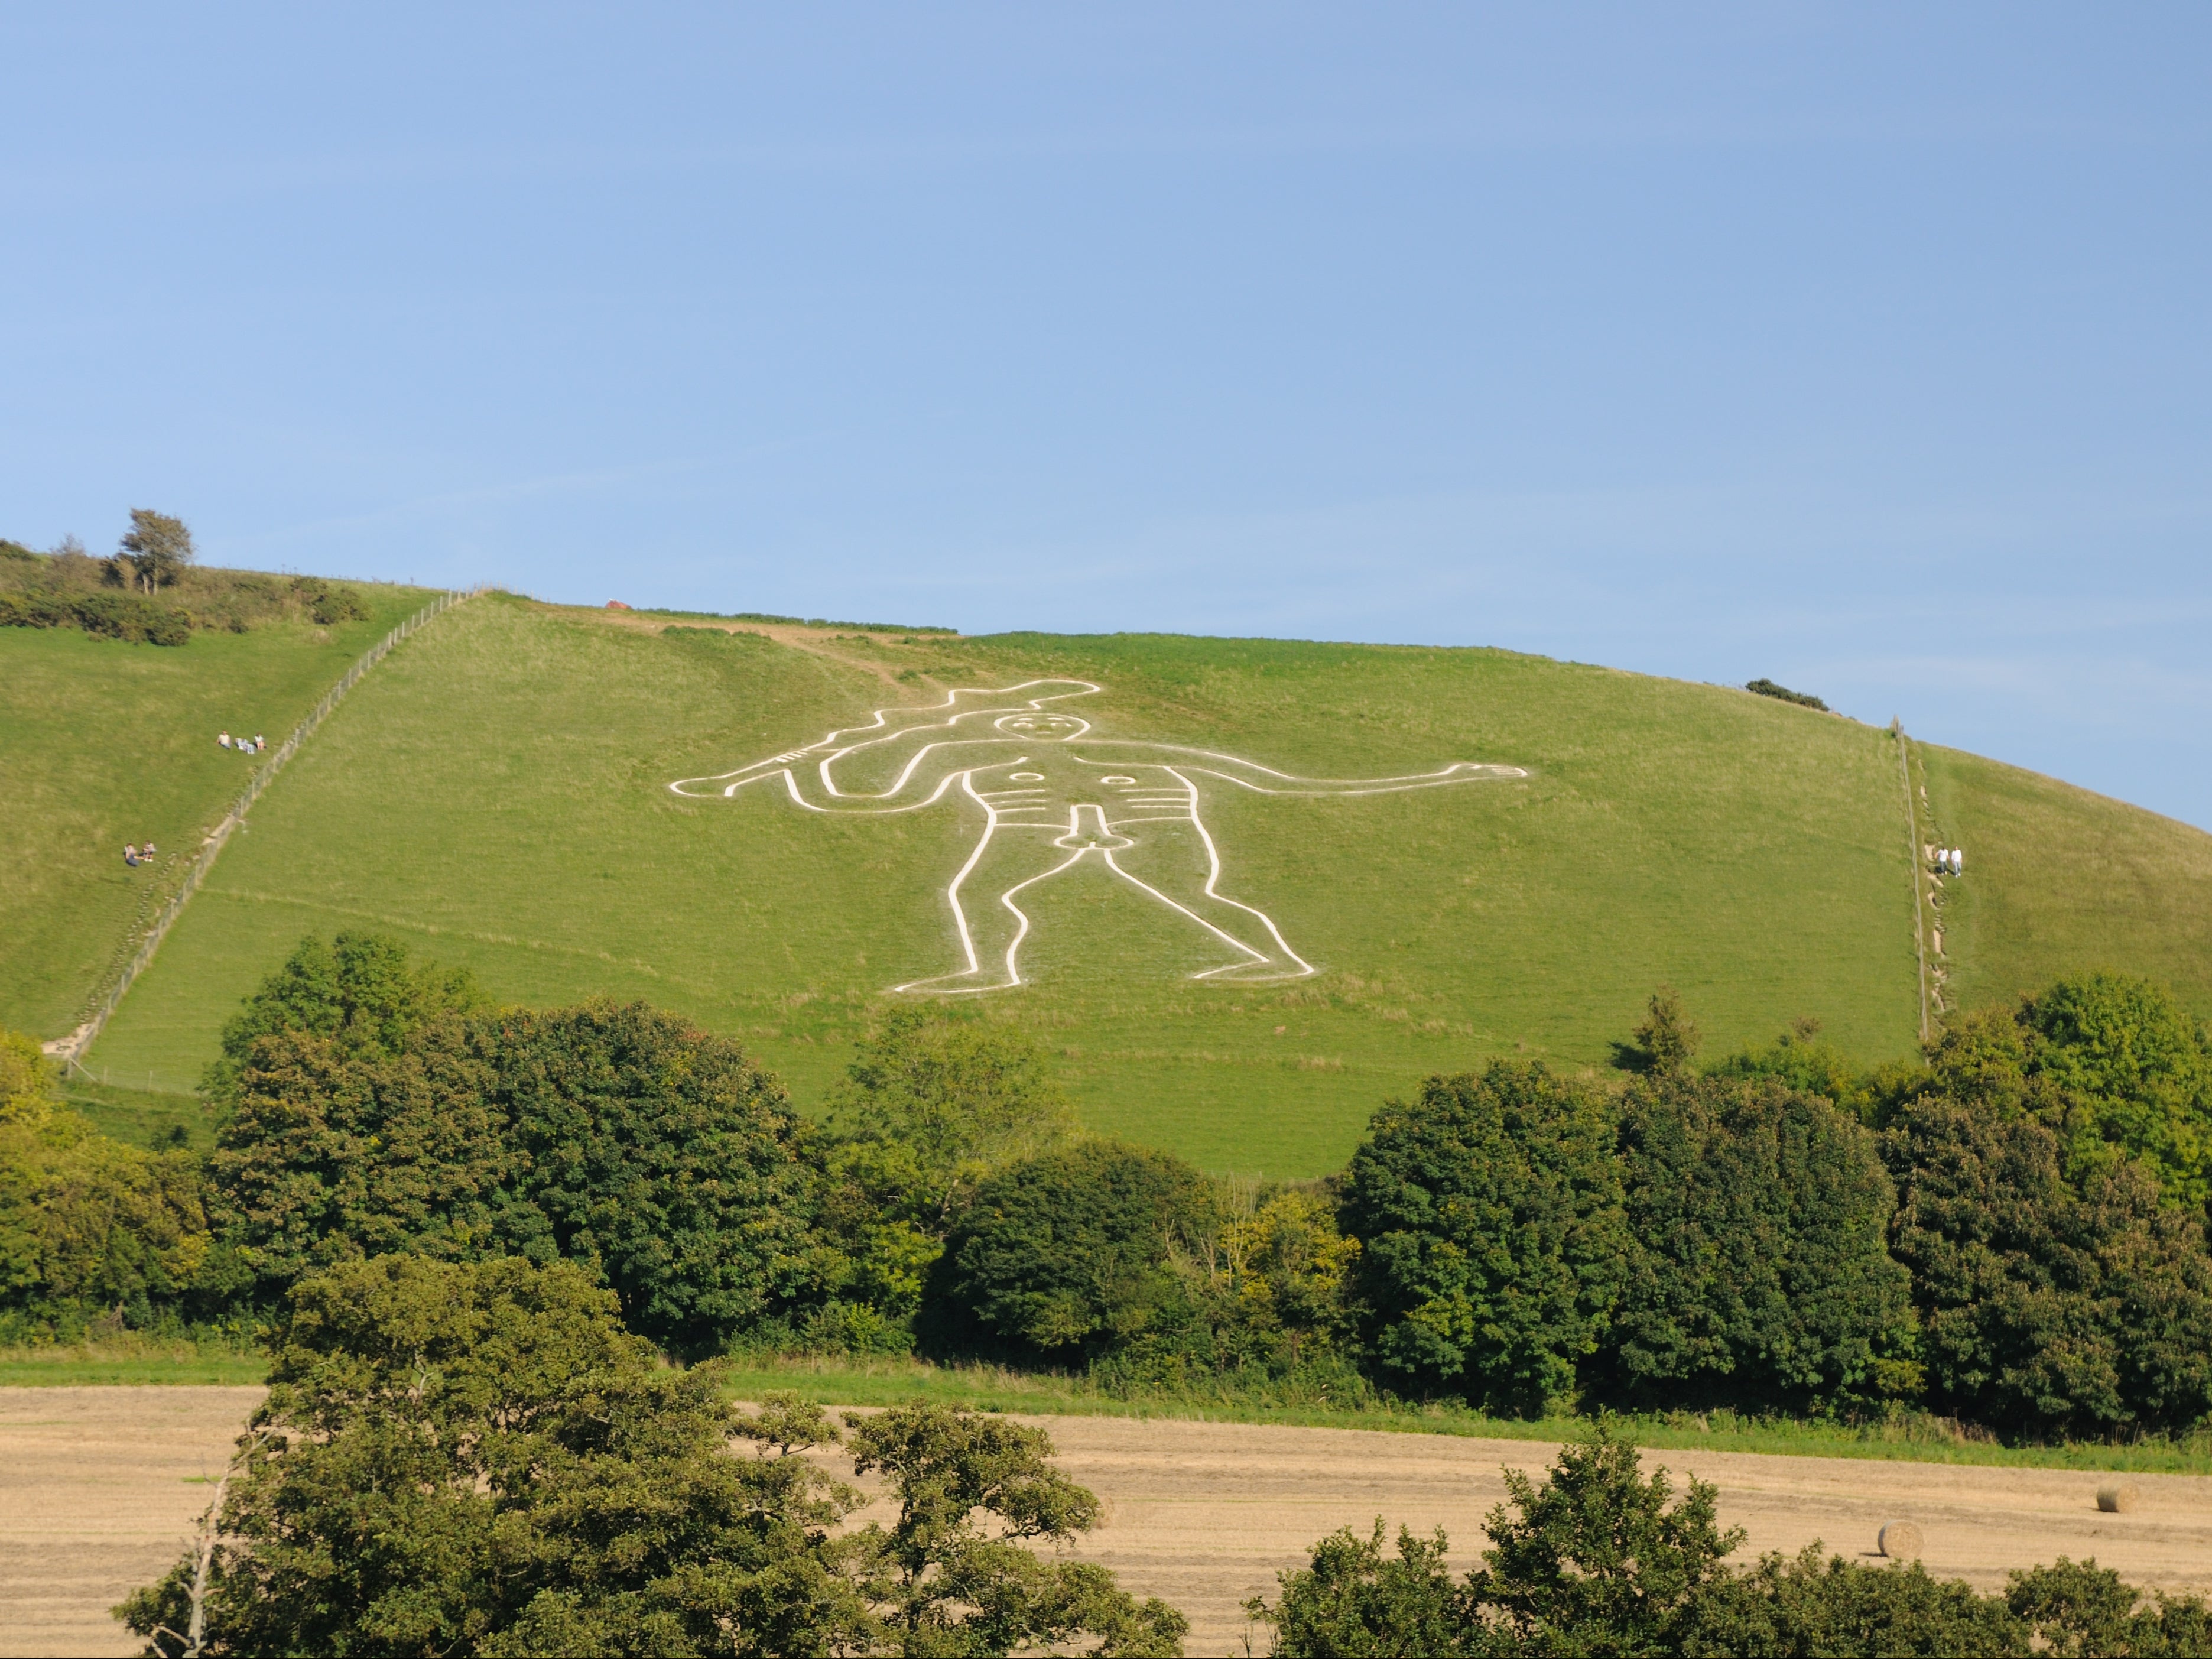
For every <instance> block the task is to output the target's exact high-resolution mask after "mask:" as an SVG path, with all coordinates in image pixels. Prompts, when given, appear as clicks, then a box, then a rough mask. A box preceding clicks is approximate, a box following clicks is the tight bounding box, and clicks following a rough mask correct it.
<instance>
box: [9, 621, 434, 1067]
mask: <svg viewBox="0 0 2212 1659" xmlns="http://www.w3.org/2000/svg"><path fill="white" fill-rule="evenodd" d="M358 592H359V594H360V597H361V599H362V601H363V602H364V608H365V609H366V610H367V611H368V616H367V617H365V618H361V619H356V620H354V621H350V622H343V623H332V624H331V625H329V626H327V627H325V626H319V625H317V624H316V623H313V622H312V621H309V620H307V619H304V618H301V619H283V620H279V621H276V622H272V623H268V624H266V625H264V626H259V627H255V628H253V629H251V630H250V631H248V632H246V633H241V634H233V633H228V632H206V633H195V634H193V635H192V636H191V640H190V641H188V642H187V643H186V644H185V645H182V646H177V647H162V646H151V645H128V644H125V643H123V642H121V641H117V640H112V639H97V638H94V637H93V636H91V635H88V634H84V633H82V632H79V631H77V630H76V629H27V628H9V629H0V859H4V861H5V868H6V871H7V879H6V880H5V881H0V1022H4V1023H6V1024H9V1025H12V1026H15V1027H16V1028H18V1029H20V1030H32V1031H36V1032H37V1033H38V1034H39V1035H40V1036H59V1035H60V1034H62V1033H63V1032H64V1031H67V1030H69V1029H70V1027H72V1026H74V1025H75V1024H76V1022H77V1020H78V1019H79V1018H82V1013H83V1009H84V1003H85V1001H86V1000H87V998H88V996H89V995H90V994H92V991H93V989H94V985H95V983H96V982H97V981H100V978H101V976H102V975H104V974H105V973H106V971H107V969H109V968H110V966H111V958H112V957H114V956H115V954H116V952H117V951H118V949H119V948H120V947H121V946H122V945H123V943H124V940H125V938H126V937H127V936H128V935H129V933H130V932H131V926H132V924H133V922H134V921H136V920H137V919H138V918H139V917H140V916H141V915H142V914H143V913H144V912H145V911H147V910H148V909H149V908H151V906H152V905H153V904H154V903H155V902H157V898H158V896H162V895H165V894H166V892H167V884H169V883H171V882H173V880H174V879H175V878H176V877H177V876H178V874H179V873H180V871H181V867H182V866H183V865H184V864H185V863H186V862H188V861H189V860H190V859H191V856H192V855H193V854H195V853H197V851H198V848H199V842H200V839H201V837H202V836H204V834H205V833H206V832H207V830H208V829H210V827H211V826H212V825H213V824H214V823H216V821H217V820H218V819H219V818H220V817H222V814H223V812H224V811H225V809H227V808H228V805H230V802H231V801H232V799H234V797H235V796H236V795H237V794H238V793H239V791H240V789H242V788H243V787H245V786H246V781H247V779H248V776H249V775H250V772H251V769H252V764H253V763H252V761H250V760H249V759H248V758H247V757H245V756H243V755H240V754H239V753H237V752H235V751H234V750H228V749H222V748H219V747H218V746H217V745H216V732H219V731H222V730H224V729H226V728H227V729H228V730H229V731H231V732H236V733H239V734H240V735H246V734H250V733H252V732H265V733H266V734H267V735H268V736H269V738H270V741H271V742H272V743H274V742H276V741H279V740H281V738H283V734H284V733H285V732H289V730H290V729H291V728H292V726H293V725H294V724H295V722H297V721H298V720H299V719H300V717H301V715H303V714H306V713H307V709H308V708H310V707H311V706H312V705H313V703H314V702H315V700H316V699H317V698H318V697H319V696H322V694H323V693H324V692H325V690H328V689H329V688H330V685H331V682H333V681H334V680H336V679H337V678H338V677H339V676H340V675H341V674H343V672H344V671H346V669H347V667H348V666H349V665H350V664H351V663H352V662H353V661H354V659H356V658H357V657H358V656H360V655H361V653H362V652H363V651H364V650H366V649H367V648H368V647H369V646H370V645H372V644H374V642H375V641H377V640H378V639H380V637H382V636H383V635H385V634H386V633H387V632H389V631H390V630H391V629H392V626H393V625H394V624H395V623H398V622H399V621H401V620H402V619H403V618H404V617H406V616H408V615H409V614H410V612H412V611H416V610H419V609H420V608H421V607H422V605H424V604H425V603H427V602H428V600H429V599H431V598H432V597H433V595H431V594H430V593H428V592H423V591H421V590H418V589H414V588H403V587H390V586H362V587H361V588H359V589H358ZM149 841H151V842H154V843H155V845H156V846H157V847H158V848H160V849H161V854H160V856H159V857H158V858H157V859H156V860H155V862H154V863H153V864H150V865H142V866H138V867H137V868H136V869H133V868H131V867H129V866H125V863H124V862H123V845H124V843H125V842H138V843H143V842H149Z"/></svg>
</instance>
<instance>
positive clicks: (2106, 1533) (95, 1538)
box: [0, 1388, 2212, 1655]
mask: <svg viewBox="0 0 2212 1659" xmlns="http://www.w3.org/2000/svg"><path fill="white" fill-rule="evenodd" d="M259 1393H260V1391H259V1390H258V1389H185V1388H145V1389H0V1655H42V1654H55V1655H63V1654H69V1655H75V1654H128V1653H131V1652H133V1651H134V1650H135V1648H134V1644H133V1643H132V1641H131V1638H130V1637H129V1636H128V1635H127V1634H126V1633H125V1632H124V1630H123V1629H122V1627H121V1626H118V1625H117V1624H116V1623H114V1621H113V1620H111V1619H109V1618H108V1616H107V1611H106V1610H107V1609H108V1608H109V1607H112V1606H113V1605H114V1604H115V1603H116V1602H117V1601H120V1600H121V1599H122V1598H123V1596H124V1595H125V1594H127V1593H128V1592H129V1591H130V1590H131V1589H133V1588H134V1587H136V1586H137V1585H139V1584H143V1583H149V1581H151V1580H152V1579H154V1578H155V1577H159V1576H160V1575H161V1573H162V1572H163V1571H166V1570H167V1567H168V1566H169V1565H170V1564H171V1563H172V1562H173V1561H174V1560H175V1559H176V1558H177V1556H178V1554H179V1552H180V1550H181V1548H182V1547H183V1544H184V1542H185V1537H186V1535H187V1534H189V1533H190V1531H191V1527H192V1523H193V1521H194V1519H195V1518H196V1517H197V1516H198V1514H199V1512H200V1511H201V1510H203V1509H204V1507H205V1506H206V1504H207V1501H208V1498H209V1497H210V1495H211V1493H212V1491H213V1487H212V1486H211V1484H208V1478H209V1477H210V1476H212V1475H216V1474H220V1472H221V1470H222V1467H223V1464H224V1462H225V1461H226V1459H227V1458H228V1455H229V1449H230V1443H231V1440H232V1438H233V1437H234V1436H235V1435H236V1434H237V1432H238V1431H239V1429H240V1426H241V1425H242V1424H243V1423H244V1421H245V1418H246V1413H247V1412H248V1411H249V1410H250V1409H251V1408H252V1405H253V1402H254V1401H256V1400H257V1399H258V1397H259ZM1024 1420H1025V1421H1029V1422H1034V1423H1036V1424H1037V1425H1039V1426H1041V1427H1042V1428H1044V1429H1045V1430H1046V1431H1048V1432H1049V1433H1050V1434H1051V1436H1052V1437H1053V1440H1054V1443H1055V1444H1056V1445H1057V1446H1058V1448H1059V1450H1060V1465H1061V1467H1062V1468H1065V1469H1066V1471H1067V1473H1068V1474H1070V1475H1071V1476H1073V1478H1074V1479H1075V1480H1079V1481H1081V1482H1082V1483H1083V1484H1084V1485H1085V1486H1089V1487H1091V1490H1093V1491H1094V1492H1097V1493H1098V1495H1099V1496H1100V1497H1101V1498H1103V1499H1104V1500H1105V1502H1106V1521H1105V1524H1104V1525H1103V1526H1102V1527H1101V1528H1099V1529H1098V1530H1097V1532H1095V1533H1093V1534H1091V1536H1090V1537H1089V1538H1088V1539H1086V1540H1085V1541H1084V1544H1083V1547H1082V1549H1081V1551H1080V1553H1081V1554H1082V1555H1083V1556H1084V1557H1085V1559H1090V1560H1094V1561H1097V1562H1100V1563H1102V1564H1103V1565H1107V1566H1109V1567H1111V1568H1113V1569H1114V1570H1115V1571H1116V1572H1118V1573H1119V1574H1120V1575H1121V1580H1122V1583H1124V1584H1125V1585H1126V1586H1127V1588H1128V1589H1131V1590H1133V1591H1134V1592H1135V1593H1137V1594H1138V1595H1158V1596H1160V1597H1161V1598H1163V1599H1164V1600H1165V1601H1170V1602H1173V1603H1174V1604H1175V1605H1176V1606H1177V1607H1181V1608H1182V1610H1183V1612H1184V1613H1187V1614H1188V1615H1189V1618H1190V1621H1191V1641H1190V1644H1189V1646H1190V1651H1191V1652H1192V1654H1194V1655H1205V1654H1237V1653H1241V1652H1243V1647H1244V1639H1245V1637H1246V1634H1247V1626H1246V1621H1245V1619H1244V1615H1243V1612H1242V1611H1241V1609H1240V1607H1239V1604H1240V1603H1241V1602H1242V1601H1243V1600H1244V1598H1245V1597H1247V1596H1249V1595H1255V1594H1261V1593H1266V1594H1270V1595H1272V1593H1273V1589H1274V1583H1275V1574H1276V1573H1277V1572H1278V1571H1281V1570H1282V1569H1283V1568H1285V1567H1288V1566H1292V1565H1297V1564H1298V1563H1300V1562H1301V1561H1302V1560H1303V1559H1304V1550H1305V1548H1306V1547H1307V1546H1309V1545H1310V1544H1311V1543H1312V1542H1313V1541H1315V1540H1316V1539H1317V1538H1319V1537H1321V1536H1322V1534H1326V1533H1328V1532H1331V1531H1333V1530H1334V1529H1335V1528H1338V1527H1340V1526H1345V1525H1347V1524H1349V1525H1352V1526H1356V1527H1359V1528H1365V1527H1366V1526H1367V1525H1369V1524H1370V1522H1372V1521H1373V1519H1374V1517H1375V1516H1376V1515H1378V1514H1379V1515H1382V1516H1384V1517H1385V1519H1386V1520H1387V1521H1388V1522H1389V1525H1390V1527H1391V1528H1392V1529H1393V1531H1395V1528H1397V1526H1398V1525H1399V1524H1400V1523H1401V1522H1404V1523H1406V1524H1407V1525H1410V1526H1412V1527H1413V1528H1414V1530H1415V1531H1417V1532H1426V1531H1428V1530H1430V1529H1431V1528H1434V1527H1437V1526H1442V1527H1443V1528H1445V1530H1446V1531H1448V1532H1449V1534H1451V1539H1452V1554H1453V1559H1454V1561H1455V1563H1456V1564H1457V1565H1462V1566H1463V1565H1467V1564H1468V1563H1470V1562H1471V1561H1472V1560H1473V1559H1474V1555H1475V1553H1477V1551H1478V1550H1479V1549H1480V1546H1481V1544H1482V1542H1483V1537H1482V1519H1483V1516H1485V1515H1486V1513H1487V1512H1488V1511H1489V1510H1490V1508H1491V1506H1492V1504H1497V1503H1498V1502H1499V1501H1500V1500H1501V1499H1502V1498H1504V1482H1503V1481H1502V1480H1500V1479H1499V1476H1498V1467H1499V1465H1500V1464H1506V1465H1510V1466H1511V1467H1513V1468H1521V1469H1525V1470H1527V1471H1528V1472H1529V1473H1530V1474H1538V1473H1540V1472H1541V1470H1542V1469H1543V1468H1544V1467H1545V1466H1546V1465H1547V1463H1548V1462H1550V1461H1551V1458H1552V1455H1553V1450H1554V1449H1553V1447H1551V1446H1548V1445H1545V1444H1541V1443H1534V1442H1528V1441H1518V1440H1458V1439H1452V1438H1449V1437H1444V1436H1441V1435H1400V1434H1375V1433H1366V1432H1362V1431H1357V1430H1341V1429H1282V1428H1259V1427H1251V1426H1246V1425H1212V1424H1203V1423H1170V1422H1149V1423H1148V1422H1138V1421H1132V1420H1129V1419H1120V1418H1082V1417H1051V1418H1030V1419H1024ZM1645 1462H1646V1466H1647V1467H1649V1466H1650V1465H1652V1464H1656V1463H1664V1464H1666V1465H1667V1466H1668V1467H1669V1468H1672V1469H1673V1470H1674V1472H1675V1474H1676V1476H1677V1478H1678V1480H1679V1478H1680V1476H1682V1475H1684V1474H1697V1475H1699V1476H1700V1477H1702V1478H1703V1479H1705V1480H1710V1481H1711V1482H1712V1483H1713V1484H1714V1485H1715V1486H1718V1487H1719V1488H1720V1494H1721V1496H1720V1510H1721V1519H1722V1522H1723V1523H1724V1524H1727V1525H1732V1526H1741V1527H1744V1528H1747V1529H1748V1531H1749V1533H1750V1534H1751V1538H1750V1543H1749V1546H1748V1547H1749V1549H1751V1550H1752V1551H1753V1552H1757V1551H1764V1550H1796V1549H1797V1548H1799V1547H1801V1546H1802V1545H1804V1544H1806V1543H1808V1542H1810V1541H1812V1540H1814V1539H1815V1538H1819V1539H1822V1540H1824V1541H1826V1543H1827V1545H1828V1547H1830V1548H1831V1549H1832V1550H1836V1551H1838V1552H1841V1553H1845V1554H1858V1553H1863V1552H1867V1551H1871V1550H1872V1549H1873V1547H1874V1539H1875V1532H1876V1531H1877V1530H1878V1529H1879V1528H1881V1524H1882V1522H1885V1521H1889V1520H1895V1519H1905V1520H1911V1521H1914V1522H1917V1523H1918V1524H1919V1525H1920V1527H1921V1528H1922V1530H1923V1532H1924V1533H1925V1534H1927V1539H1928V1553H1927V1558H1926V1559H1927V1564H1928V1567H1929V1571H1932V1572H1935V1573H1936V1574H1938V1575H1939V1576H1946V1577H1963V1578H1966V1579H1968V1580H1970V1581H1972V1583H1975V1584H1976V1585H1978V1586H1979V1587H1981V1588H1983V1589H1995V1588H1996V1587H1997V1586H1998V1585H2000V1584H2002V1583H2003V1580H2004V1575H2005V1573H2006V1572H2007V1571H2008V1570H2009V1569H2011V1568H2014V1567H2018V1566H2027V1565H2033V1564H2035V1563H2037V1562H2043V1561H2049V1560H2051V1559H2052V1558H2053V1557H2055V1556H2058V1555H2062V1554H2063V1555H2070V1556H2073V1557H2074V1558H2075V1559H2077V1560H2078V1559H2081V1558H2082V1557H2084V1556H2092V1555H2093V1556H2094V1557H2096V1559H2098V1560H2099V1561H2100V1563H2101V1564H2103V1565H2106V1566H2111V1567H2117V1568H2118V1569H2119V1570H2120V1571H2122V1572H2123V1573H2124V1574H2125V1575H2126V1576H2127V1577H2130V1578H2131V1579H2134V1580H2135V1581H2136V1582H2137V1583H2142V1584H2148V1585H2154V1586H2157V1587H2159V1588H2160V1589H2168V1590H2191V1591H2197V1592H2212V1479H2206V1478H2202V1477H2197V1476H2188V1475H2143V1476H2138V1477H2135V1480H2136V1485H2137V1486H2139V1487H2140V1488H2141V1489H2142V1499H2143V1501H2142V1506H2141V1507H2140V1508H2139V1509H2137V1510H2136V1511H2135V1512H2134V1513H2132V1514H2129V1515H2103V1514H2100V1513H2099V1512H2098V1510H2097V1505H2096V1489H2097V1486H2098V1484H2099V1481H2100V1477H2099V1476H2097V1475H2094V1474H2066V1473H2061V1472H2057V1471H2052V1470H2045V1469H1979V1468H1950V1467H1946V1466H1943V1465H1937V1464H1927V1463H1878V1462H1857V1461H1851V1460H1846V1459H1841V1458H1814V1457H1766V1456H1753V1455H1747V1454H1744V1453H1735V1452H1707V1453H1700V1452H1694V1451H1691V1452H1681V1451H1665V1452H1653V1453H1648V1454H1646V1457H1645ZM1251 1634H1252V1645H1253V1648H1254V1649H1255V1650H1256V1651H1259V1652H1265V1651H1266V1649H1267V1640H1266V1632H1264V1631H1261V1632H1252V1633H1251Z"/></svg>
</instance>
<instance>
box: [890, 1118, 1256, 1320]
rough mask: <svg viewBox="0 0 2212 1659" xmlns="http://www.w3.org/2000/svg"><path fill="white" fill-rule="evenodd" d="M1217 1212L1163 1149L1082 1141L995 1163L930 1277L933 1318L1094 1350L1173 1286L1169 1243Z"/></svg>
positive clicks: (1153, 1308)
mask: <svg viewBox="0 0 2212 1659" xmlns="http://www.w3.org/2000/svg"><path fill="white" fill-rule="evenodd" d="M1219 1219H1220V1217H1219V1212H1218V1205H1217V1201H1216V1199H1215V1196H1214V1194H1213V1190H1212V1187H1211V1186H1210V1185H1209V1184H1208V1183H1207V1182H1206V1179H1205V1177H1204V1176H1200V1174H1199V1173H1198V1172H1197V1171H1196V1170H1193V1169H1191V1168H1190V1167H1189V1166H1188V1164H1184V1163H1182V1161H1181V1160H1180V1159H1178V1158H1171V1157H1170V1156H1169V1155H1168V1154H1167V1153H1165V1152H1151V1151H1148V1150H1146V1149H1145V1148H1143V1147H1139V1146H1123V1145H1121V1143H1119V1142H1116V1141H1110V1140H1092V1141H1084V1142H1081V1143H1079V1144H1078V1145H1076V1146H1071V1147H1069V1148H1067V1149H1066V1151H1064V1152H1049V1153H1047V1154H1045V1155H1043V1156H1042V1157H1039V1158H1029V1159H1025V1160H1024V1161H1023V1162H1022V1163H1019V1164H1014V1165H1012V1167H1010V1168H1008V1169H1006V1170H1000V1171H999V1172H998V1173H997V1174H996V1175H994V1176H989V1177H988V1178H987V1179H986V1180H985V1181H984V1182H983V1183H982V1185H981V1188H978V1190H977V1192H976V1194H975V1202H974V1203H973V1204H972V1205H970V1206H969V1207H968V1209H967V1210H966V1211H965V1212H963V1214H962V1215H961V1217H960V1218H959V1220H958V1222H957V1225H955V1227H954V1229H953V1231H952V1235H951V1239H950V1241H949V1242H948V1243H947V1245H946V1249H945V1256H944V1258H943V1260H941V1261H939V1263H938V1265H937V1268H936V1270H935V1273H934V1274H933V1279H932V1297H933V1300H934V1301H935V1303H936V1304H938V1310H939V1314H940V1318H941V1319H942V1320H943V1322H944V1323H945V1324H947V1325H951V1326H953V1327H955V1328H957V1327H959V1326H961V1325H963V1324H964V1325H965V1326H966V1327H967V1328H969V1330H971V1331H974V1332H975V1333H976V1334H980V1335H981V1337H983V1338H984V1339H985V1340H989V1341H995V1342H996V1343H999V1344H1000V1345H1004V1346H1009V1347H1012V1348H1013V1349H1014V1350H1015V1351H1017V1352H1025V1353H1027V1354H1029V1355H1030V1356H1032V1357H1044V1358H1064V1357H1066V1356H1069V1355H1076V1354H1089V1355H1096V1354H1099V1353H1102V1352H1109V1351H1110V1350H1112V1349H1113V1348H1115V1347H1116V1346H1120V1345H1121V1344H1124V1343H1127V1342H1128V1341H1130V1340H1133V1339H1134V1338H1136V1337H1137V1336H1138V1335H1139V1334H1141V1333H1142V1332H1143V1331H1144V1330H1145V1329H1146V1328H1147V1327H1148V1326H1149V1325H1151V1324H1152V1322H1153V1321H1154V1319H1155V1317H1156V1316H1157V1313H1158V1308H1159V1304H1161V1302H1162V1301H1163V1300H1164V1299H1167V1298H1171V1297H1175V1296H1176V1293H1177V1286H1176V1280H1175V1278H1174V1276H1173V1275H1172V1274H1171V1273H1169V1272H1167V1271H1166V1263H1167V1260H1168V1255H1169V1253H1170V1249H1171V1248H1172V1247H1173V1246H1174V1245H1175V1243H1176V1241H1177V1240H1178V1239H1182V1240H1189V1239H1192V1238H1194V1237H1198V1236H1200V1235H1201V1234H1204V1233H1206V1232H1209V1231H1212V1229H1213V1228H1214V1227H1216V1226H1217V1225H1218V1222H1219Z"/></svg>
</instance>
